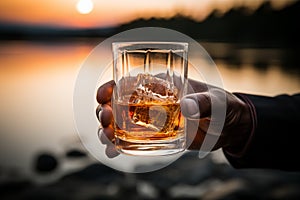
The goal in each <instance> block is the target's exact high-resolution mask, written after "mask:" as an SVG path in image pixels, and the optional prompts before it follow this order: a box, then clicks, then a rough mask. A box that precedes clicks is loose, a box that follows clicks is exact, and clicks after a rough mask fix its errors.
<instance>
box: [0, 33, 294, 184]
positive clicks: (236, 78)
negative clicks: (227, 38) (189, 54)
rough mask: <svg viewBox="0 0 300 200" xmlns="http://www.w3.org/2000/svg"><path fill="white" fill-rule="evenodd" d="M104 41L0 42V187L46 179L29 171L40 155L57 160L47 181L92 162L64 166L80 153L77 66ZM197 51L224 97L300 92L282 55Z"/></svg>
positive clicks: (231, 48)
mask: <svg viewBox="0 0 300 200" xmlns="http://www.w3.org/2000/svg"><path fill="white" fill-rule="evenodd" d="M101 41H102V39H101V38H99V39H98V38H95V39H81V40H75V41H64V42H62V41H53V42H43V41H25V40H24V41H23V40H20V41H1V45H0V63H1V64H0V97H1V100H0V102H1V103H0V112H1V119H0V144H1V145H0V163H1V164H0V180H5V179H12V178H18V177H23V176H25V177H35V178H36V179H38V180H39V179H41V180H42V179H43V178H45V176H43V177H41V176H38V175H37V174H36V173H35V172H34V170H33V161H34V158H35V156H36V155H37V154H39V153H41V152H50V153H52V154H53V155H55V156H56V157H57V158H59V159H60V160H61V165H60V169H59V170H58V171H57V173H56V175H51V177H50V176H48V177H47V178H48V179H55V178H57V177H59V176H61V175H62V174H64V173H65V172H66V171H68V172H69V171H72V170H77V169H79V168H80V167H83V166H85V165H87V164H89V163H91V162H95V160H93V159H83V160H80V161H78V160H74V159H73V160H72V159H68V158H66V157H65V152H66V151H68V150H70V149H74V148H75V149H78V148H79V149H81V148H83V147H82V145H81V142H80V139H79V137H78V134H77V131H76V127H75V123H74V117H73V107H72V106H73V105H72V102H73V90H74V85H75V81H76V77H77V74H78V72H79V70H80V67H81V65H82V64H83V62H84V60H85V59H86V57H87V56H88V55H89V53H90V52H91V51H92V50H93V48H94V47H95V46H96V45H97V44H99V43H100V42H101ZM200 44H202V45H203V47H204V48H205V49H206V50H207V51H208V53H209V54H210V55H211V56H212V57H213V59H214V62H215V64H216V65H217V68H218V70H219V72H220V75H221V77H222V80H223V84H224V88H225V89H226V90H228V91H231V92H246V93H253V94H261V95H276V94H282V93H287V94H293V93H296V92H299V91H300V76H299V74H300V70H299V66H298V65H299V63H296V62H292V63H291V62H284V58H286V54H288V53H289V52H288V51H287V50H285V49H274V48H269V49H266V48H265V49H262V48H248V47H245V46H239V45H234V44H226V43H209V42H203V43H201V42H200ZM107 53H110V52H107ZM286 63H288V64H286Z"/></svg>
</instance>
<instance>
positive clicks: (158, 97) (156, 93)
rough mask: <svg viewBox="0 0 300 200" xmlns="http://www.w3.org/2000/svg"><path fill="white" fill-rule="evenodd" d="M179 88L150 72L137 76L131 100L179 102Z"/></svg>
mask: <svg viewBox="0 0 300 200" xmlns="http://www.w3.org/2000/svg"><path fill="white" fill-rule="evenodd" d="M177 93H178V89H177V88H176V87H175V86H174V85H173V84H172V83H170V82H169V81H166V80H164V79H161V78H158V77H154V76H152V75H150V74H139V75H138V76H137V83H136V90H135V91H134V92H133V93H132V95H131V97H130V99H129V102H131V103H151V102H153V103H154V102H157V103H162V102H173V103H174V102H177V100H178V97H177Z"/></svg>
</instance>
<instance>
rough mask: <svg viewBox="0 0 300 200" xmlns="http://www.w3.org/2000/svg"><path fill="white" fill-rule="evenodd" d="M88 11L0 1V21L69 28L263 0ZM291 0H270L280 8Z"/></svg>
mask: <svg viewBox="0 0 300 200" xmlns="http://www.w3.org/2000/svg"><path fill="white" fill-rule="evenodd" d="M91 1H92V2H93V4H94V9H93V10H92V12H91V13H89V14H85V15H83V14H80V13H79V12H78V11H77V10H76V4H77V2H78V0H1V1H0V21H7V22H21V23H33V24H44V25H60V26H71V27H95V26H114V25H117V24H120V23H124V22H128V21H130V20H133V19H136V18H140V17H143V18H150V17H172V16H174V15H176V14H178V13H180V14H183V15H186V16H191V17H192V18H194V19H196V20H199V21H200V20H202V19H204V18H205V17H206V16H207V15H208V14H209V13H210V12H211V11H212V10H213V9H218V10H220V11H221V13H222V12H226V11H227V10H228V9H230V8H232V7H233V6H239V5H246V6H248V7H249V8H250V9H255V8H257V7H258V6H259V5H260V4H261V3H262V2H263V1H264V0H150V1H143V0H91ZM292 1H293V0H272V4H273V6H274V7H276V8H280V7H282V6H284V5H286V4H287V3H289V2H292Z"/></svg>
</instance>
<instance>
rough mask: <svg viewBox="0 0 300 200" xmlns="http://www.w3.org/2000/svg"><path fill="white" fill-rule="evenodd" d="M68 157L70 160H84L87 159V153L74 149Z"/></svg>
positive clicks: (67, 154) (69, 152)
mask: <svg viewBox="0 0 300 200" xmlns="http://www.w3.org/2000/svg"><path fill="white" fill-rule="evenodd" d="M66 156H67V157H69V158H82V157H86V153H85V152H82V151H79V150H76V149H72V150H70V151H68V152H67V153H66Z"/></svg>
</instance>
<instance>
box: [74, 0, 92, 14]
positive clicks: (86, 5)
mask: <svg viewBox="0 0 300 200" xmlns="http://www.w3.org/2000/svg"><path fill="white" fill-rule="evenodd" d="M93 8H94V5H93V2H92V1H91V0H79V1H78V2H77V4H76V9H77V11H78V12H79V13H80V14H89V13H90V12H92V10H93Z"/></svg>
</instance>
